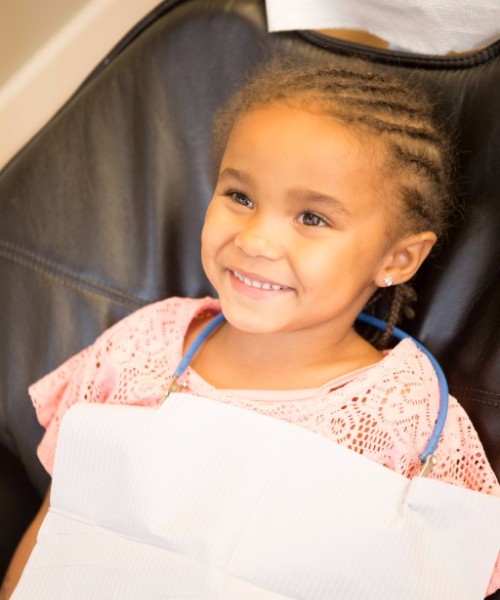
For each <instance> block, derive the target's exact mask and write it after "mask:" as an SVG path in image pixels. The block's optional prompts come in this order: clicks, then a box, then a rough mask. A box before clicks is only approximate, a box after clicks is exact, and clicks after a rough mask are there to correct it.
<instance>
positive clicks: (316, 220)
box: [298, 211, 329, 227]
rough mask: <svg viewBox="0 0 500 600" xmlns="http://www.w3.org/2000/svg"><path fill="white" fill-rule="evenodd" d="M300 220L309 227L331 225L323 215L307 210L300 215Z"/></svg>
mask: <svg viewBox="0 0 500 600" xmlns="http://www.w3.org/2000/svg"><path fill="white" fill-rule="evenodd" d="M298 221H299V223H301V224H302V225H307V226H309V227H328V225H329V223H328V222H327V221H326V220H325V219H323V217H320V216H319V215H317V214H315V213H312V212H307V211H305V212H303V213H302V214H300V215H299V219H298Z"/></svg>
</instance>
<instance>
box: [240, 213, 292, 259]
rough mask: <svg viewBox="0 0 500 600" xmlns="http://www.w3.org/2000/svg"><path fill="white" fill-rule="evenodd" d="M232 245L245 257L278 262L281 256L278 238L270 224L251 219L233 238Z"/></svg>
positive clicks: (281, 250)
mask: <svg viewBox="0 0 500 600" xmlns="http://www.w3.org/2000/svg"><path fill="white" fill-rule="evenodd" d="M234 244H235V246H236V247H237V248H239V249H240V250H242V251H243V252H244V253H245V254H246V255H247V256H250V257H252V258H256V257H262V258H268V259H269V260H278V259H279V258H281V256H282V254H283V249H282V245H281V242H280V236H279V234H278V232H277V230H276V227H274V231H273V227H272V225H271V224H270V223H263V222H262V220H261V219H252V221H251V222H250V223H247V226H246V227H245V228H243V229H242V230H241V231H240V232H239V233H238V234H237V235H236V237H235V238H234Z"/></svg>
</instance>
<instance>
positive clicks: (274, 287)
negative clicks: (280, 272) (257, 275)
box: [230, 271, 291, 292]
mask: <svg viewBox="0 0 500 600" xmlns="http://www.w3.org/2000/svg"><path fill="white" fill-rule="evenodd" d="M230 273H231V274H232V275H233V277H235V278H236V279H237V280H238V281H241V282H242V283H244V284H245V285H248V287H252V288H256V289H258V290H266V291H273V292H279V291H283V290H290V289H291V288H289V287H288V286H286V285H279V284H277V283H270V282H268V281H260V280H259V279H251V278H250V277H247V276H246V275H243V274H242V273H239V272H238V271H230Z"/></svg>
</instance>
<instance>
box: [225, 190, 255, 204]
mask: <svg viewBox="0 0 500 600" xmlns="http://www.w3.org/2000/svg"><path fill="white" fill-rule="evenodd" d="M225 195H226V196H228V197H229V198H231V199H232V200H233V201H234V202H236V203H237V204H241V205H242V206H246V207H247V208H253V201H252V200H251V199H250V198H249V197H248V196H247V195H246V194H243V193H242V192H226V193H225Z"/></svg>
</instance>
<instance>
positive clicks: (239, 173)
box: [219, 167, 252, 183]
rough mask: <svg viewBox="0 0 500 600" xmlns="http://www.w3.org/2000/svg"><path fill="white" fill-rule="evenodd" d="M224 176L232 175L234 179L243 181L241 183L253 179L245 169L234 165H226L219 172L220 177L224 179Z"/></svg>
mask: <svg viewBox="0 0 500 600" xmlns="http://www.w3.org/2000/svg"><path fill="white" fill-rule="evenodd" d="M224 177H232V178H233V179H237V180H238V181H241V183H249V182H250V181H251V180H252V178H251V177H250V176H249V175H247V174H246V173H244V172H243V171H239V170H238V169H234V168H233V167H226V168H225V169H223V170H222V171H221V172H220V173H219V179H223V178H224Z"/></svg>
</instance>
